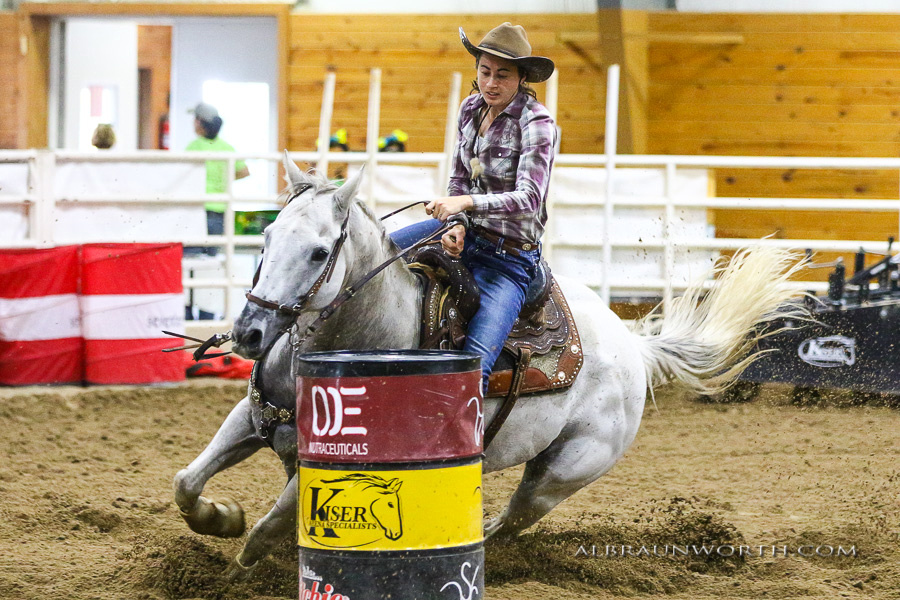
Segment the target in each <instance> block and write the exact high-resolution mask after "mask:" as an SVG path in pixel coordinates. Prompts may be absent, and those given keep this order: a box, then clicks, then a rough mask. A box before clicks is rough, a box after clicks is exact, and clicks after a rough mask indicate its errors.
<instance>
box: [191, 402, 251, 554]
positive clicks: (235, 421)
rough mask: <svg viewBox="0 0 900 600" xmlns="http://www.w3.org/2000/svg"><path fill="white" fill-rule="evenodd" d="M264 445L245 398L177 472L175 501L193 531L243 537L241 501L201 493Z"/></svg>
mask: <svg viewBox="0 0 900 600" xmlns="http://www.w3.org/2000/svg"><path fill="white" fill-rule="evenodd" d="M264 445H265V443H264V442H263V440H261V439H260V438H259V436H258V435H256V429H255V428H254V427H253V421H252V419H251V415H250V402H249V400H248V399H247V398H244V399H243V400H241V401H240V402H238V403H237V405H236V406H235V407H234V408H233V409H232V410H231V413H229V415H228V417H226V419H225V421H224V422H223V423H222V426H221V427H219V431H217V432H216V435H215V436H214V437H213V439H212V441H211V442H210V443H209V445H208V446H207V447H206V448H205V449H204V450H203V452H201V453H200V455H199V456H198V457H197V458H195V459H194V460H193V462H191V464H190V465H188V466H187V468H185V469H182V470H181V471H179V472H178V474H177V475H175V481H174V488H175V503H176V504H177V505H178V508H179V509H180V510H181V516H182V517H183V518H184V520H185V521H186V522H187V524H188V526H189V527H190V528H191V530H193V531H195V532H196V533H200V534H204V535H215V536H219V537H239V536H240V535H242V534H243V533H244V528H245V526H244V510H243V509H242V508H241V506H240V505H239V504H238V503H237V502H235V501H234V500H231V499H222V500H220V501H218V502H214V501H211V500H208V499H206V498H204V497H203V496H201V495H200V493H201V492H203V487H204V486H205V485H206V482H207V481H209V479H210V478H211V477H212V476H213V475H215V474H216V473H218V472H219V471H222V470H224V469H227V468H228V467H230V466H232V465H235V464H237V463H239V462H241V461H242V460H244V459H246V458H247V457H249V456H250V455H251V454H253V453H254V452H256V451H257V450H259V449H260V448H262V447H263V446H264Z"/></svg>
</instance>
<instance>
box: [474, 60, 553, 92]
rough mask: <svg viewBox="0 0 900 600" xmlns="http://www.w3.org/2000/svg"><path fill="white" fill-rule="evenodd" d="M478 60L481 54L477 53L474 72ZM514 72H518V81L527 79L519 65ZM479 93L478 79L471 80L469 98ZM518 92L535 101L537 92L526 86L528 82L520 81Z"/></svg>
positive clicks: (526, 72) (525, 72) (526, 74)
mask: <svg viewBox="0 0 900 600" xmlns="http://www.w3.org/2000/svg"><path fill="white" fill-rule="evenodd" d="M480 60H481V53H480V52H479V53H478V56H476V57H475V70H476V71H477V70H478V63H479V61H480ZM516 70H517V71H518V72H519V79H520V80H521V79H522V78H523V77H524V78H525V79H527V78H528V71H526V70H525V69H524V68H522V67H521V66H520V65H516ZM480 91H481V90H479V89H478V79H477V78H476V79H473V80H472V89H471V90H469V95H470V96H471V95H472V94H477V93H479V92H480ZM519 91H520V92H525V93H526V94H528V95H529V96H531V97H532V98H534V99H535V100H537V92H536V91H534V88H533V87H531V86H530V85H528V82H526V81H522V82H521V83H519Z"/></svg>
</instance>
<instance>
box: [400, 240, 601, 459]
mask: <svg viewBox="0 0 900 600" xmlns="http://www.w3.org/2000/svg"><path fill="white" fill-rule="evenodd" d="M407 259H408V260H409V261H410V264H409V265H408V266H409V267H410V268H411V269H412V270H413V271H414V272H416V273H417V274H418V275H419V277H420V278H421V279H422V283H423V289H424V302H423V311H422V312H423V314H422V323H421V327H422V331H421V337H420V339H421V343H420V348H423V349H433V348H441V349H445V350H446V349H452V350H459V349H462V347H463V345H464V344H465V335H466V324H467V323H468V321H469V320H470V319H471V318H472V316H474V314H475V312H476V311H477V310H478V306H479V298H480V292H479V290H478V285H477V284H476V283H475V279H474V278H473V277H472V274H471V273H470V272H469V270H468V269H467V268H466V267H465V265H463V264H462V261H460V260H459V259H455V258H453V257H451V256H450V255H448V254H447V253H446V252H444V251H443V249H442V248H441V246H440V243H436V244H429V245H426V246H424V247H422V248H420V249H419V250H418V251H416V253H415V254H414V255H413V256H411V257H407ZM582 363H583V357H582V351H581V339H580V338H579V335H578V329H577V328H576V326H575V321H574V319H573V318H572V312H571V311H570V310H569V305H568V303H567V302H566V299H565V297H564V296H563V294H562V290H560V288H559V285H558V284H557V283H556V280H555V279H553V277H552V275H551V273H550V268H549V266H548V265H547V264H546V262H544V261H543V260H541V263H540V265H539V268H538V269H537V273H536V276H535V278H534V280H533V281H532V282H531V285H530V286H529V289H528V292H527V294H526V297H525V304H524V306H523V308H522V311H521V312H520V314H519V318H518V319H517V320H516V324H515V325H514V327H513V330H512V332H511V333H510V335H509V338H508V339H507V340H506V343H505V344H504V347H503V351H502V352H501V354H500V357H499V358H498V359H497V362H496V363H495V365H494V369H493V372H492V373H491V378H490V381H489V383H488V393H487V396H488V397H499V396H506V397H509V396H510V395H513V394H514V395H516V396H518V395H519V394H533V393H537V392H545V391H551V390H558V389H563V388H566V387H569V386H570V385H572V382H573V381H574V380H575V377H576V376H577V375H578V372H579V371H580V370H581V365H582ZM486 437H487V436H486ZM485 442H487V439H486V440H485Z"/></svg>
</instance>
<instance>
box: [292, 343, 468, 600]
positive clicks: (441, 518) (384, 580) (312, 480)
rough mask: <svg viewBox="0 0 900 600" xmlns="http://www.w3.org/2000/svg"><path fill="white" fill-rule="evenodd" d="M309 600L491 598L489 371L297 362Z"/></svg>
mask: <svg viewBox="0 0 900 600" xmlns="http://www.w3.org/2000/svg"><path fill="white" fill-rule="evenodd" d="M297 415H298V416H297V433H298V437H297V439H298V482H299V483H298V485H299V489H298V494H299V503H298V510H299V514H298V530H299V535H298V538H299V544H300V599H301V600H315V599H319V598H329V600H344V599H351V598H352V599H353V600H369V599H371V600H382V599H387V598H404V599H414V598H428V599H431V598H442V597H445V596H446V597H448V598H456V597H457V595H456V592H457V591H459V594H461V597H463V598H483V597H484V548H483V541H484V536H483V530H482V487H481V454H482V438H483V435H484V414H483V401H482V397H481V366H480V359H479V358H478V356H477V355H475V354H469V353H459V352H442V351H420V350H409V351H373V352H318V353H310V354H304V355H301V356H300V357H298V378H297Z"/></svg>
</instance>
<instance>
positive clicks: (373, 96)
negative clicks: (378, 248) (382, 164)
mask: <svg viewBox="0 0 900 600" xmlns="http://www.w3.org/2000/svg"><path fill="white" fill-rule="evenodd" d="M380 123H381V69H372V71H371V72H370V73H369V119H368V123H367V127H366V153H367V154H368V160H367V164H368V167H369V168H368V169H367V170H368V173H366V182H367V184H366V190H367V193H366V199H367V202H368V203H369V208H371V209H372V210H373V211H374V210H375V204H376V200H375V169H376V167H377V164H378V128H379V126H380Z"/></svg>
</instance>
